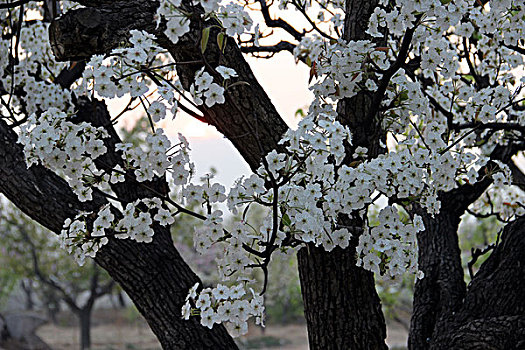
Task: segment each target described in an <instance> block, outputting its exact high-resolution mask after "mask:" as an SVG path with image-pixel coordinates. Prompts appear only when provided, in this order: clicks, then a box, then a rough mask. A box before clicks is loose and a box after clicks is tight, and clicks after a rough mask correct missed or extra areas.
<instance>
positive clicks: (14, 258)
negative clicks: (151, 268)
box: [0, 201, 115, 350]
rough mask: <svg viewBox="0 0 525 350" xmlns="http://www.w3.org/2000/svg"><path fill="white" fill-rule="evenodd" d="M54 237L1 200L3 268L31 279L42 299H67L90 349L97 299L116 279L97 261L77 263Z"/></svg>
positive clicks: (83, 342) (84, 345)
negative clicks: (83, 263) (84, 265)
mask: <svg viewBox="0 0 525 350" xmlns="http://www.w3.org/2000/svg"><path fill="white" fill-rule="evenodd" d="M51 237H52V238H51V239H50V234H49V232H48V230H47V229H45V228H43V227H42V226H40V225H39V224H37V223H35V222H34V221H31V220H30V219H29V218H27V217H26V216H25V215H24V214H23V213H22V212H21V211H20V210H18V209H16V208H14V207H13V206H12V205H10V204H6V203H5V201H3V202H2V206H1V210H0V240H1V241H2V244H3V247H4V248H5V251H4V253H3V254H0V261H1V262H2V271H11V272H12V273H15V274H16V276H18V277H19V278H23V279H24V280H25V281H26V283H27V281H31V282H32V284H33V285H32V286H31V287H29V288H31V289H32V290H33V291H34V292H35V294H36V295H37V297H38V298H39V299H40V300H41V301H42V302H43V303H46V302H53V303H60V302H64V303H65V304H66V305H67V306H68V308H69V309H70V310H71V312H72V313H73V314H74V315H75V316H76V317H77V319H78V323H79V329H80V349H82V350H84V349H89V348H90V347H91V315H92V312H93V308H94V306H95V302H96V300H97V299H99V298H100V297H102V296H104V295H108V294H110V293H111V292H112V290H113V287H114V285H115V282H114V281H113V280H112V279H111V278H110V277H109V276H108V274H107V273H106V272H105V271H104V270H102V269H101V268H100V267H99V266H97V265H96V264H95V263H94V262H93V263H90V266H89V267H85V268H81V267H80V266H78V265H77V264H76V263H75V262H74V261H73V259H72V258H71V256H70V255H69V254H67V252H66V251H65V250H63V249H61V248H60V242H59V241H58V239H56V238H54V237H53V236H51ZM31 282H30V283H31ZM3 288H4V286H2V289H3ZM54 307H55V308H56V307H57V306H56V305H55V306H54Z"/></svg>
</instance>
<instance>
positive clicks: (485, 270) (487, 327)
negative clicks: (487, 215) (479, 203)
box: [430, 217, 525, 350]
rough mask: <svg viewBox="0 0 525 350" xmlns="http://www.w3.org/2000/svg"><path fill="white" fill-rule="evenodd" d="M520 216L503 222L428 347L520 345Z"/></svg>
mask: <svg viewBox="0 0 525 350" xmlns="http://www.w3.org/2000/svg"><path fill="white" fill-rule="evenodd" d="M523 247H525V217H521V218H519V219H517V220H515V221H514V222H512V223H510V224H508V225H507V226H506V227H505V229H504V230H503V233H502V236H501V242H500V243H499V244H498V245H497V247H496V248H495V249H494V251H493V252H492V254H491V255H490V256H489V258H488V259H487V260H486V261H485V262H484V263H483V264H482V265H481V268H480V269H479V271H478V272H477V273H476V275H475V276H474V278H473V279H472V281H471V283H470V284H469V285H468V289H467V293H466V296H465V298H464V299H463V300H462V304H461V306H460V308H458V309H457V310H456V312H453V313H449V314H448V315H446V317H443V318H442V320H441V322H440V323H439V325H438V326H436V328H435V331H434V336H433V339H432V341H431V342H430V349H459V350H474V349H498V350H499V349H501V350H506V349H525V298H524V297H523V296H524V292H523V291H524V290H525V249H523Z"/></svg>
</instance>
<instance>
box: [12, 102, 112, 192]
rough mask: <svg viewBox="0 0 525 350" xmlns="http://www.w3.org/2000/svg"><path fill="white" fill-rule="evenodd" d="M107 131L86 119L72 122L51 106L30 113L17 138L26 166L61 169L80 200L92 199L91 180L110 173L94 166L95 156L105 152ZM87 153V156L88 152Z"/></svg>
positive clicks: (93, 180) (94, 180)
mask: <svg viewBox="0 0 525 350" xmlns="http://www.w3.org/2000/svg"><path fill="white" fill-rule="evenodd" d="M107 136H108V135H107V132H106V130H105V129H104V128H102V127H98V128H96V127H93V126H92V125H91V124H89V123H86V122H81V123H74V122H73V121H72V120H71V118H69V117H68V115H67V114H66V113H64V112H62V111H61V110H58V109H56V108H50V109H48V110H47V111H45V112H44V113H42V114H41V115H40V116H37V115H36V114H32V115H31V116H30V117H29V120H28V123H27V124H24V125H22V127H21V132H20V135H19V139H18V142H20V143H21V144H22V145H23V146H24V155H25V158H26V163H27V166H28V167H29V166H31V165H32V164H38V163H41V164H42V165H44V166H46V167H48V168H52V169H56V170H60V171H61V173H62V174H63V175H64V176H65V177H66V180H67V181H68V184H69V186H71V188H72V189H73V191H74V192H75V193H76V194H77V195H78V198H79V199H80V200H81V201H86V200H91V198H92V197H91V194H92V192H93V190H92V188H91V186H90V184H92V183H96V182H98V181H99V180H98V178H99V177H102V176H104V175H105V176H106V180H109V175H107V174H104V172H102V171H100V170H99V169H97V167H96V166H95V162H94V161H95V159H97V158H98V157H100V156H101V155H103V154H104V153H106V151H107V149H106V146H105V145H104V141H103V138H105V137H107ZM88 155H89V156H88Z"/></svg>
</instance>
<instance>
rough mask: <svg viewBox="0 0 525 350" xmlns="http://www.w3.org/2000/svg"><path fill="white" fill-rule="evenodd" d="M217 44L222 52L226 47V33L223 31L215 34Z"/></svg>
mask: <svg viewBox="0 0 525 350" xmlns="http://www.w3.org/2000/svg"><path fill="white" fill-rule="evenodd" d="M217 45H218V46H219V50H221V51H222V52H224V49H225V48H226V34H224V33H223V32H219V34H217Z"/></svg>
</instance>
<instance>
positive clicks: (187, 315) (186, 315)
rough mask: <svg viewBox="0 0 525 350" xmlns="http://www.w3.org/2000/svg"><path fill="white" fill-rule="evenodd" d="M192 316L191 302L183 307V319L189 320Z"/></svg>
mask: <svg viewBox="0 0 525 350" xmlns="http://www.w3.org/2000/svg"><path fill="white" fill-rule="evenodd" d="M190 316H191V305H190V302H189V301H186V303H185V304H184V305H183V306H182V318H184V319H185V320H189V319H190Z"/></svg>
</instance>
